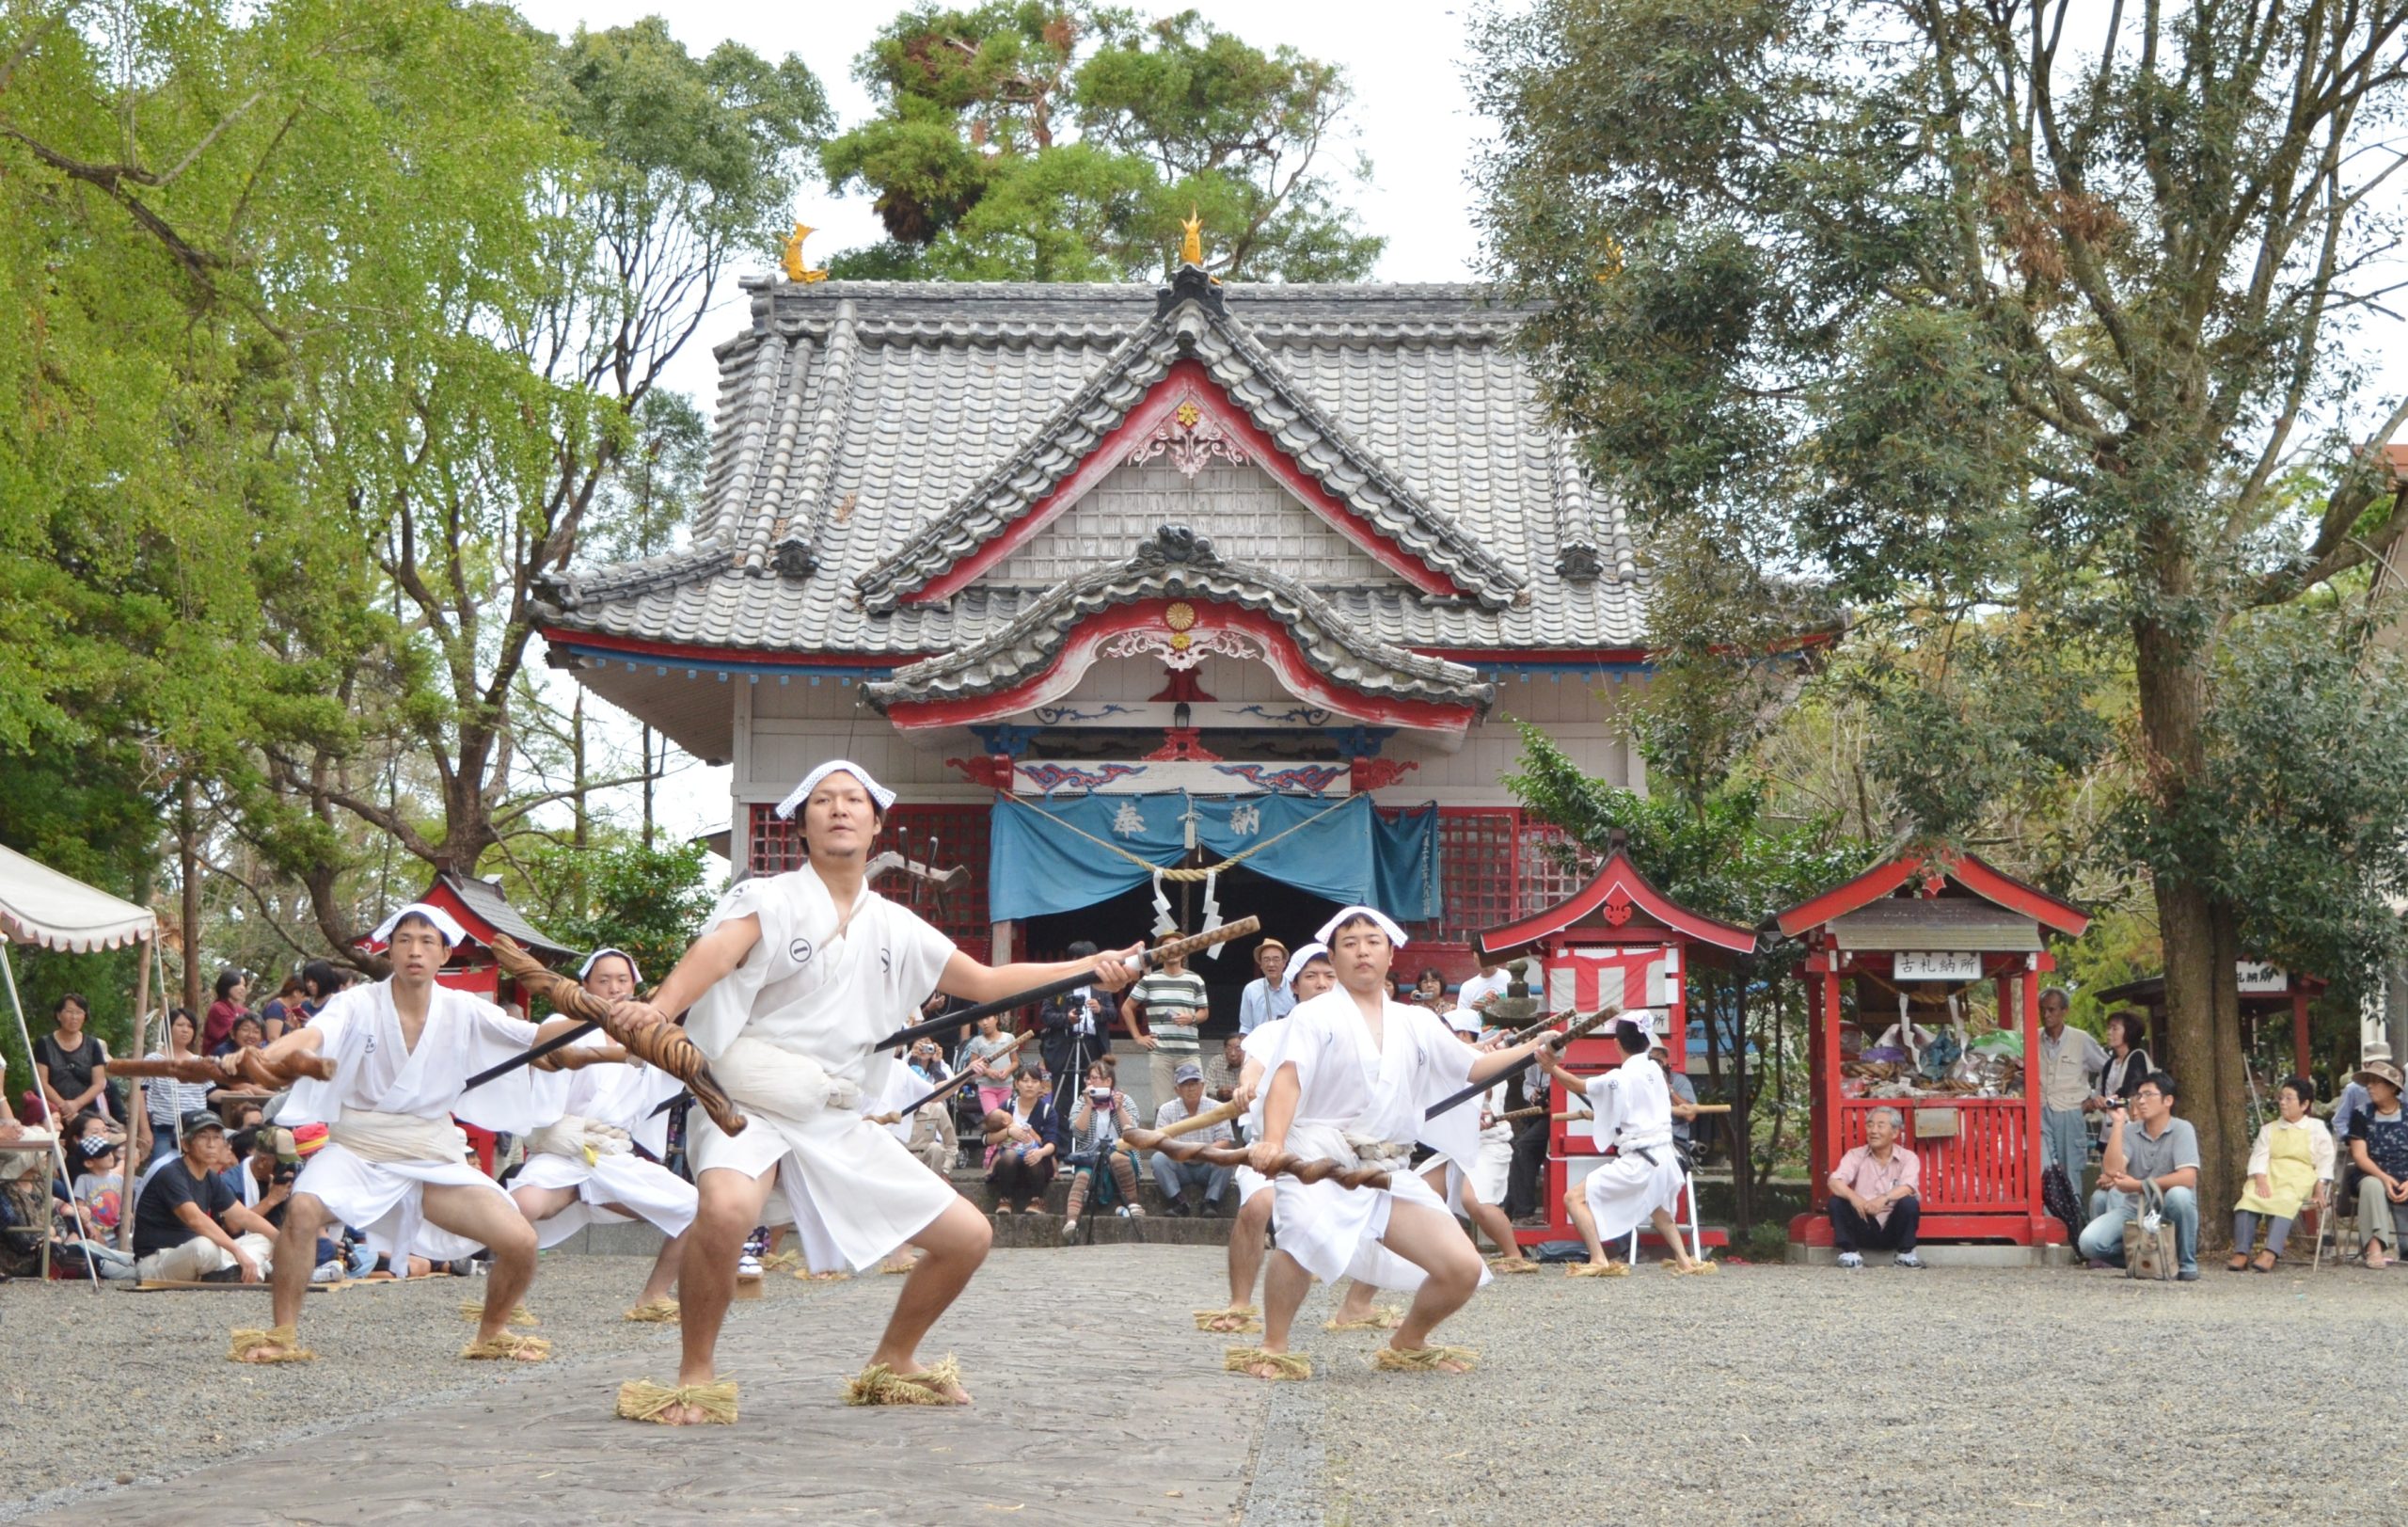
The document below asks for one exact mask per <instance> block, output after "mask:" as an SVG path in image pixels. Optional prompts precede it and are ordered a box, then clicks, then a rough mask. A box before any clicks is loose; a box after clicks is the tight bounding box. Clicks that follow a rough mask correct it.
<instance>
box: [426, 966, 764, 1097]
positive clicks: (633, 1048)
mask: <svg viewBox="0 0 2408 1527" xmlns="http://www.w3.org/2000/svg"><path fill="white" fill-rule="evenodd" d="M492 947H493V957H494V962H495V963H496V964H499V966H501V968H502V969H503V970H505V971H508V972H509V973H510V976H511V978H513V979H515V980H516V981H517V982H518V984H519V986H520V988H521V989H522V990H524V991H526V992H528V993H530V994H533V995H535V996H540V997H542V998H543V999H544V1000H545V1001H547V1002H548V1003H550V1004H551V1005H552V1008H553V1010H554V1011H557V1012H560V1013H562V1014H563V1015H565V1016H567V1017H570V1018H576V1019H579V1020H581V1023H580V1025H579V1026H578V1027H576V1028H572V1029H570V1030H569V1031H568V1032H567V1033H564V1034H562V1035H560V1036H558V1037H557V1038H554V1039H550V1040H547V1041H546V1042H543V1043H541V1044H538V1045H536V1046H535V1047H534V1048H532V1049H531V1050H528V1051H526V1052H524V1053H523V1054H520V1055H515V1056H513V1057H511V1058H510V1059H508V1060H506V1061H504V1062H502V1063H501V1064H500V1065H499V1066H492V1067H488V1068H487V1069H485V1070H483V1071H481V1072H479V1073H478V1074H476V1075H474V1076H471V1077H469V1078H468V1087H471V1088H474V1087H482V1086H483V1085H484V1084H485V1083H487V1082H489V1081H491V1080H493V1079H494V1078H495V1077H497V1076H500V1075H504V1074H508V1073H509V1072H510V1071H512V1070H513V1069H514V1068H515V1067H518V1066H523V1065H527V1064H529V1063H531V1062H532V1061H534V1060H536V1059H538V1058H541V1057H544V1056H547V1055H549V1054H551V1053H552V1052H553V1051H555V1050H558V1049H561V1048H562V1047H563V1046H565V1045H567V1044H569V1043H570V1042H573V1041H575V1040H577V1039H579V1038H581V1037H582V1036H584V1035H586V1034H590V1033H592V1032H594V1030H595V1029H597V1028H599V1029H601V1030H602V1031H603V1032H605V1033H607V1034H609V1035H610V1037H611V1038H612V1039H614V1040H616V1041H618V1042H619V1043H620V1044H622V1045H624V1046H625V1047H626V1052H627V1053H628V1054H629V1055H632V1056H634V1057H635V1058H637V1059H639V1060H641V1061H642V1062H643V1063H644V1064H646V1065H648V1066H657V1067H659V1068H660V1069H661V1070H662V1071H665V1072H667V1073H668V1074H670V1075H672V1076H674V1077H676V1078H677V1079H678V1080H679V1081H681V1082H683V1083H685V1084H686V1087H687V1089H688V1090H689V1091H691V1092H692V1093H693V1094H694V1101H695V1102H697V1103H699V1104H701V1105H703V1111H704V1112H705V1113H706V1114H709V1115H710V1116H711V1122H712V1123H714V1124H717V1125H718V1126H719V1127H720V1130H721V1133H722V1134H726V1135H731V1136H732V1135H740V1134H742V1133H743V1131H744V1116H743V1115H742V1114H740V1113H738V1112H737V1111H736V1104H735V1103H734V1102H733V1101H732V1100H731V1099H730V1098H729V1097H728V1095H727V1091H726V1090H725V1089H724V1088H722V1087H721V1086H720V1084H719V1078H718V1077H717V1076H714V1075H712V1074H711V1067H710V1062H709V1061H707V1060H705V1059H704V1058H703V1052H702V1051H700V1050H697V1049H696V1048H694V1042H693V1041H692V1040H690V1039H688V1038H687V1037H686V1031H685V1030H684V1029H682V1028H680V1027H678V1026H676V1025H675V1024H634V1023H630V1022H628V1021H627V1020H626V1018H624V1017H622V1016H621V1012H622V1010H623V1008H622V1004H619V1003H616V1002H609V1001H605V1000H604V999H603V998H601V997H598V996H595V995H594V994H593V993H591V992H589V991H587V990H586V989H585V988H584V987H582V986H579V985H578V983H577V982H576V980H575V979H573V978H570V977H567V976H563V975H562V974H560V972H558V971H555V970H549V969H547V968H546V967H545V965H544V962H542V961H540V960H538V959H536V958H535V957H534V956H533V955H531V954H529V953H528V952H527V951H526V950H524V949H522V948H520V947H519V946H517V944H516V943H515V942H514V941H513V940H511V939H510V938H509V937H508V936H507V935H499V934H498V935H496V936H495V938H494V941H493V946H492ZM463 1090H467V1089H463Z"/></svg>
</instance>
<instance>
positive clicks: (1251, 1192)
mask: <svg viewBox="0 0 2408 1527" xmlns="http://www.w3.org/2000/svg"><path fill="white" fill-rule="evenodd" d="M1289 1011H1290V1012H1293V1011H1294V1009H1292V1008H1291V1009H1290V1010H1289ZM1287 1030H1288V1014H1287V1013H1282V1014H1280V1015H1279V1016H1278V1017H1276V1018H1274V1019H1272V1020H1270V1021H1269V1022H1267V1023H1261V1024H1257V1025H1255V1026H1254V1030H1253V1032H1251V1033H1248V1034H1245V1035H1243V1036H1241V1038H1240V1040H1239V1043H1240V1044H1241V1045H1242V1046H1244V1050H1245V1058H1247V1059H1248V1060H1259V1061H1260V1062H1262V1066H1263V1074H1262V1078H1261V1080H1260V1081H1259V1082H1258V1083H1257V1084H1256V1086H1255V1089H1254V1098H1253V1100H1252V1101H1251V1102H1249V1103H1248V1104H1247V1105H1245V1137H1246V1138H1247V1139H1249V1140H1259V1139H1260V1138H1262V1095H1263V1094H1264V1093H1265V1092H1268V1091H1269V1090H1271V1066H1272V1060H1271V1057H1272V1056H1273V1055H1274V1054H1275V1053H1276V1052H1277V1050H1278V1047H1279V1036H1280V1035H1282V1034H1284V1033H1286V1032H1287ZM1237 1189H1238V1205H1239V1207H1241V1208H1243V1207H1244V1206H1245V1205H1246V1204H1248V1203H1250V1202H1252V1201H1254V1196H1255V1195H1256V1194H1257V1193H1267V1192H1269V1191H1270V1190H1271V1179H1270V1178H1268V1177H1265V1176H1263V1175H1262V1173H1260V1172H1259V1171H1257V1170H1255V1169H1253V1168H1252V1167H1240V1168H1238V1169H1237Z"/></svg>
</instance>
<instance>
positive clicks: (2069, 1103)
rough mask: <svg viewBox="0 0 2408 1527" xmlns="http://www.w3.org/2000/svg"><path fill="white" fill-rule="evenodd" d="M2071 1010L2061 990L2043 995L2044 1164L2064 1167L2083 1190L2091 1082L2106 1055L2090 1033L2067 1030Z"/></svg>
mask: <svg viewBox="0 0 2408 1527" xmlns="http://www.w3.org/2000/svg"><path fill="white" fill-rule="evenodd" d="M2070 1006H2071V1004H2070V1003H2069V1002H2068V1001H2067V998H2066V994H2065V993H2064V992H2063V991H2061V990H2059V989H2058V988H2056V987H2053V986H2052V987H2050V988H2049V989H2048V990H2047V991H2045V992H2043V993H2041V994H2040V1059H2039V1074H2040V1164H2041V1165H2042V1166H2044V1167H2045V1166H2047V1165H2048V1164H2049V1163H2051V1162H2052V1161H2053V1162H2055V1163H2056V1164H2057V1165H2058V1166H2060V1167H2063V1168H2064V1169H2066V1180H2067V1182H2069V1183H2071V1184H2072V1185H2074V1186H2076V1187H2077V1188H2078V1187H2080V1186H2081V1185H2082V1169H2083V1168H2084V1167H2087V1166H2089V1165H2090V1118H2089V1114H2090V1106H2089V1105H2090V1100H2091V1099H2092V1098H2093V1097H2095V1096H2096V1095H2097V1092H2096V1090H2095V1089H2094V1088H2093V1087H2092V1085H2091V1084H2092V1082H2093V1081H2094V1080H2095V1079H2096V1078H2097V1077H2098V1075H2099V1073H2100V1072H2102V1071H2105V1070H2106V1069H2107V1052H2106V1051H2105V1050H2104V1049H2102V1048H2100V1047H2099V1042H2098V1041H2097V1040H2095V1039H2093V1038H2091V1036H2090V1032H2089V1030H2087V1029H2082V1028H2068V1027H2067V1026H2066V1012H2067V1009H2068V1008H2069V1007H2070Z"/></svg>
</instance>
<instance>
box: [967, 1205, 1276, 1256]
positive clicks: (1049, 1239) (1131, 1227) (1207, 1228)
mask: <svg viewBox="0 0 2408 1527" xmlns="http://www.w3.org/2000/svg"><path fill="white" fill-rule="evenodd" d="M994 1223H995V1244H996V1245H997V1246H999V1247H1020V1248H1028V1247H1051V1246H1060V1245H1062V1244H1063V1243H1062V1217H1061V1216H1060V1215H1058V1214H1039V1215H997V1216H995V1217H994ZM1228 1239H1229V1222H1228V1220H1227V1219H1173V1218H1171V1217H1168V1216H1166V1215H1156V1214H1152V1213H1149V1214H1147V1215H1146V1216H1145V1217H1143V1218H1129V1219H1123V1218H1121V1217H1118V1216H1117V1215H1115V1214H1113V1213H1111V1212H1110V1211H1108V1210H1107V1211H1106V1212H1105V1213H1103V1214H1102V1215H1100V1216H1099V1215H1088V1216H1085V1217H1082V1218H1081V1219H1080V1220H1079V1238H1078V1241H1077V1243H1076V1244H1078V1245H1081V1246H1089V1245H1092V1246H1226V1245H1227V1244H1228Z"/></svg>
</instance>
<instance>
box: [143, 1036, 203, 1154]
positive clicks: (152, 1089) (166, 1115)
mask: <svg viewBox="0 0 2408 1527" xmlns="http://www.w3.org/2000/svg"><path fill="white" fill-rule="evenodd" d="M143 1058H144V1059H146V1060H165V1059H166V1056H164V1055H162V1054H160V1053H159V1052H158V1051H156V1050H153V1051H151V1052H150V1054H149V1055H147V1056H145V1057H143ZM142 1085H143V1087H144V1088H145V1089H146V1094H145V1095H146V1096H148V1097H149V1099H150V1123H151V1126H152V1127H153V1128H155V1129H164V1130H166V1132H167V1133H168V1134H170V1135H173V1134H174V1133H175V1132H176V1121H177V1120H179V1119H182V1117H183V1116H184V1115H186V1114H188V1113H190V1112H192V1111H193V1110H194V1109H195V1108H206V1107H208V1106H209V1093H210V1088H211V1084H210V1083H208V1082H179V1081H174V1080H171V1079H170V1078H168V1077H166V1076H153V1077H150V1078H149V1079H148V1080H146V1081H145V1082H144V1083H143V1084H142Z"/></svg>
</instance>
